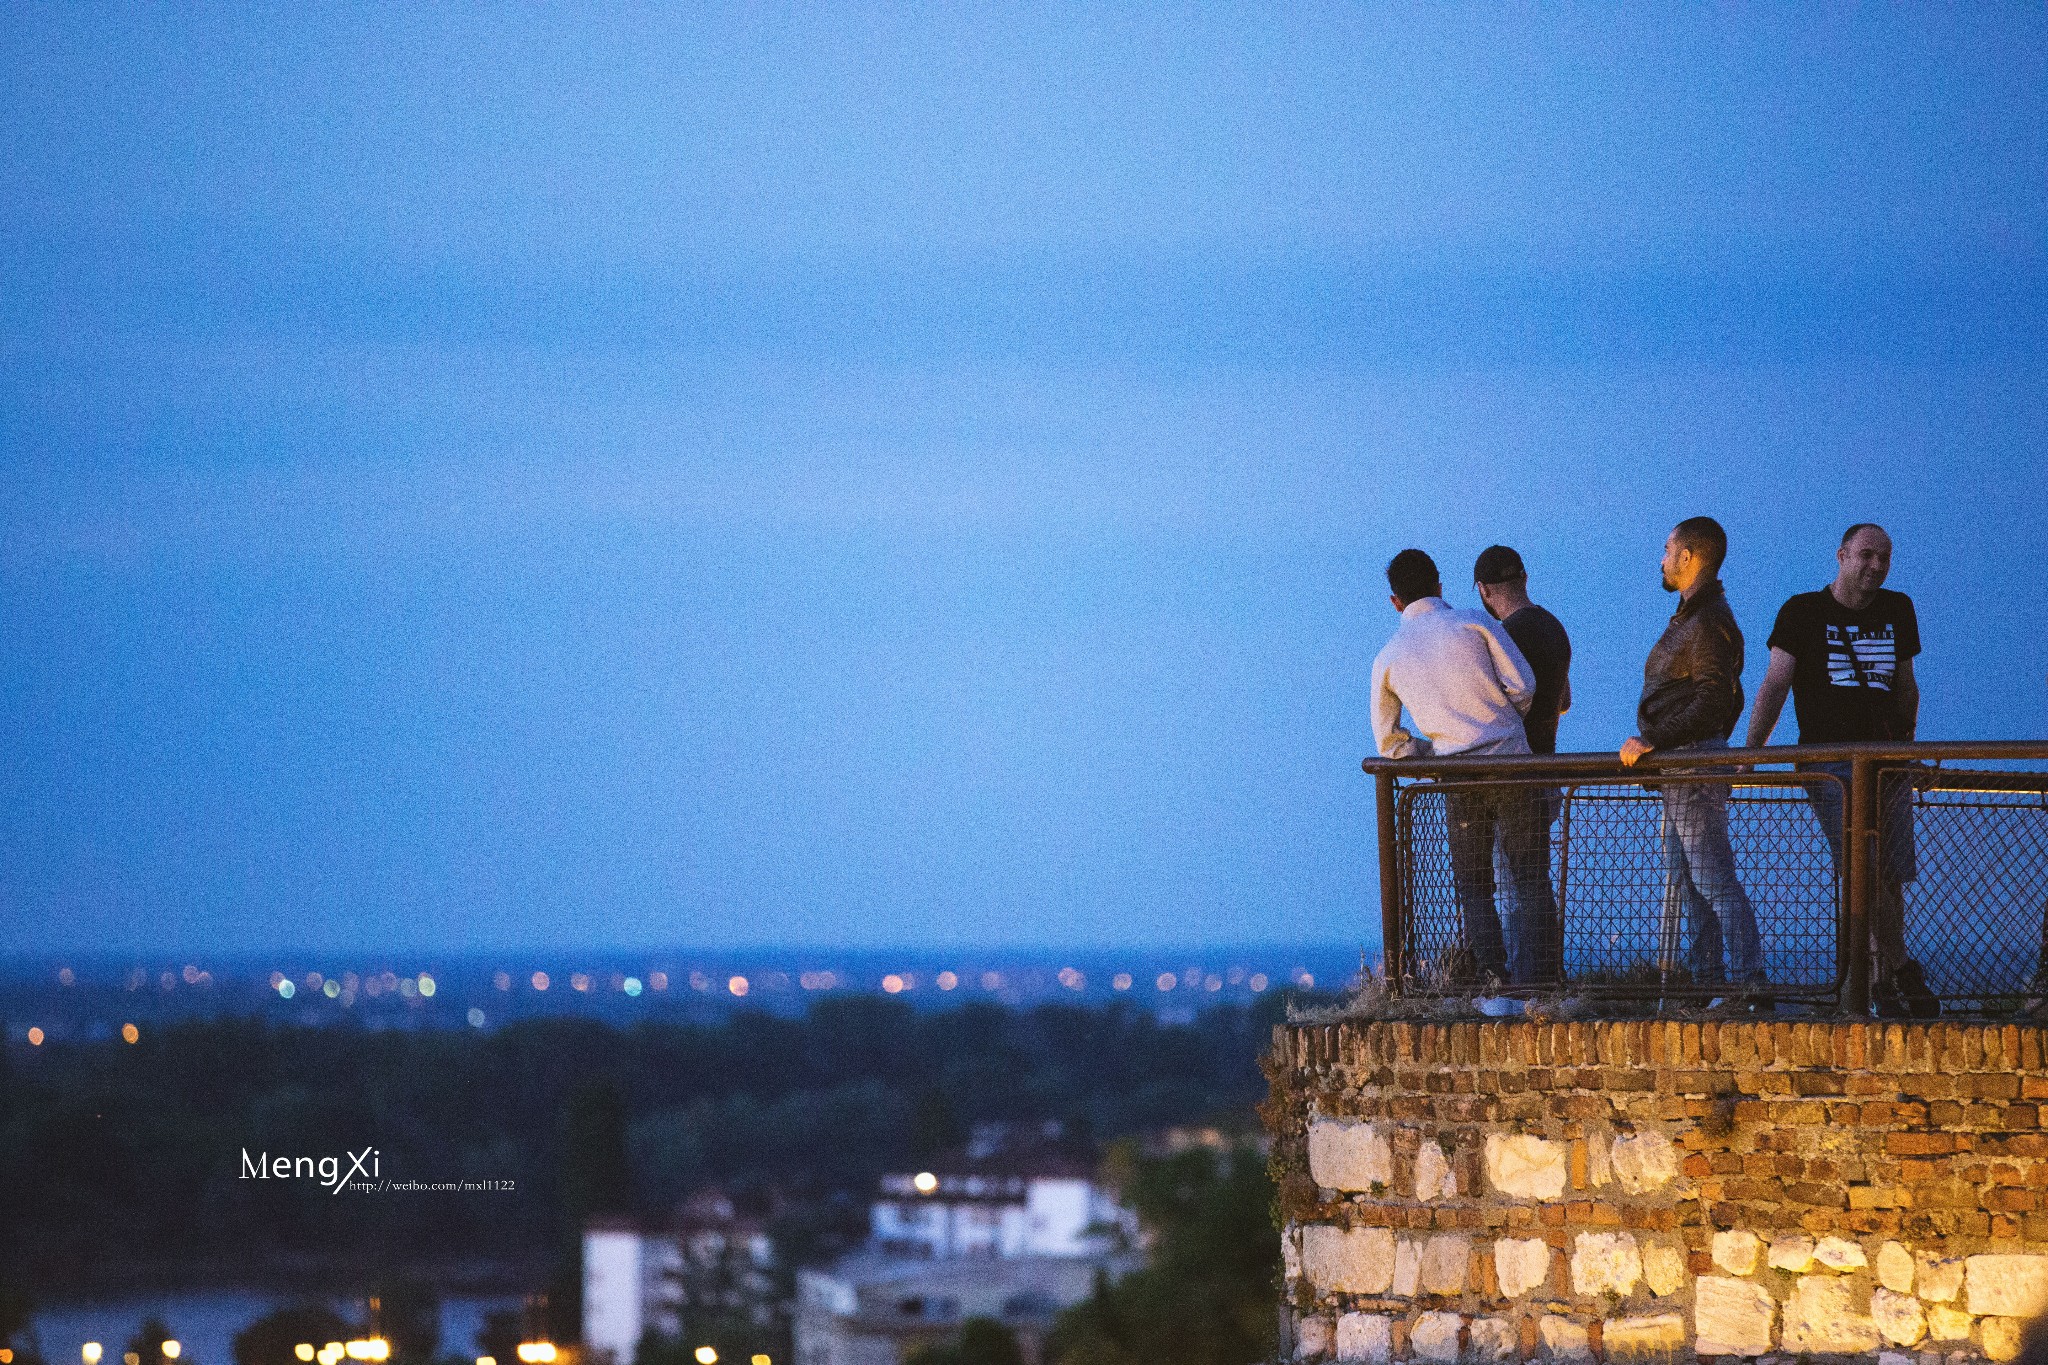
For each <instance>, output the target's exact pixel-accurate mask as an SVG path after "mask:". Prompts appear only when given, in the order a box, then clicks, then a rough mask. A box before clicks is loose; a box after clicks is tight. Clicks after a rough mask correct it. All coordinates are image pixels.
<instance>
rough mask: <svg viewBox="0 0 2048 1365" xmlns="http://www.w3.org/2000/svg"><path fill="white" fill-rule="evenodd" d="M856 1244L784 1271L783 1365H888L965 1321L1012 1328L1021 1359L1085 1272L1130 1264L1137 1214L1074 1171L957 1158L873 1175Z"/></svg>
mask: <svg viewBox="0 0 2048 1365" xmlns="http://www.w3.org/2000/svg"><path fill="white" fill-rule="evenodd" d="M868 1226H869V1230H870V1237H869V1242H868V1245H867V1246H866V1247H865V1248H863V1249H861V1250H860V1251H857V1252H854V1253H853V1254H852V1255H850V1256H846V1257H844V1258H842V1259H841V1260H840V1261H839V1262H838V1263H836V1264H835V1265H833V1266H832V1267H831V1268H830V1269H827V1270H805V1271H800V1272H798V1275H797V1303H796V1321H795V1329H796V1331H795V1345H796V1365H896V1362H898V1361H900V1360H901V1359H902V1358H903V1356H904V1355H905V1354H906V1353H907V1352H908V1351H910V1350H911V1349H913V1348H915V1347H917V1346H920V1345H924V1344H927V1343H931V1342H937V1341H943V1340H946V1339H947V1338H949V1337H951V1336H952V1335H953V1334H954V1333H955V1332H957V1331H958V1330H959V1327H960V1324H961V1323H962V1322H963V1321H965V1320H966V1319H967V1318H970V1317H986V1318H994V1319H996V1320H997V1321H999V1322H1002V1323H1004V1324H1005V1325H1006V1326H1008V1327H1010V1329H1011V1330H1012V1331H1014V1332H1015V1333H1016V1334H1017V1337H1018V1340H1019V1343H1020V1344H1021V1345H1022V1346H1023V1348H1024V1351H1025V1354H1026V1358H1027V1359H1034V1360H1035V1359H1036V1358H1037V1354H1038V1346H1039V1343H1040V1342H1041V1341H1042V1340H1043V1338H1044V1334H1045V1332H1046V1331H1047V1329H1049V1328H1050V1327H1051V1326H1052V1321H1053V1318H1054V1317H1055V1316H1056V1315H1057V1314H1058V1313H1059V1311H1060V1310H1061V1309H1063V1308H1069V1307H1072V1306H1073V1305H1074V1304H1077V1303H1079V1302H1081V1301H1082V1300H1083V1299H1085V1298H1087V1297H1088V1295H1089V1294H1090V1293H1091V1292H1092V1290H1093V1288H1094V1283H1095V1275H1096V1272H1097V1271H1098V1270H1107V1271H1109V1272H1110V1273H1111V1274H1112V1275H1118V1274H1122V1273H1123V1272H1124V1271H1126V1270H1128V1269H1131V1268H1133V1267H1134V1266H1135V1265H1136V1264H1137V1262H1138V1258H1137V1255H1136V1254H1135V1253H1134V1252H1133V1251H1131V1250H1130V1247H1131V1246H1132V1245H1133V1244H1134V1242H1135V1240H1136V1236H1137V1224H1136V1219H1135V1218H1134V1217H1133V1215H1132V1214H1131V1213H1130V1211H1129V1210H1127V1209H1125V1208H1123V1207H1122V1206H1121V1205H1119V1204H1118V1203H1117V1202H1116V1200H1115V1199H1114V1198H1113V1197H1112V1196H1111V1195H1110V1194H1109V1192H1108V1191H1107V1190H1105V1189H1103V1188H1102V1187H1101V1186H1099V1185H1097V1184H1096V1183H1095V1182H1094V1180H1093V1179H1092V1178H1090V1177H1089V1176H1088V1175H1087V1174H1086V1173H1085V1168H1082V1167H1079V1166H1076V1165H1073V1164H1071V1163H1065V1162H1060V1161H1057V1160H1050V1161H1048V1160H1038V1161H1032V1162H1025V1163H1015V1162H1002V1161H993V1160H991V1161H970V1162H960V1163H956V1164H954V1165H951V1166H945V1165H941V1166H937V1167H935V1168H934V1169H932V1170H928V1171H920V1172H916V1173H912V1174H901V1175H890V1176H885V1177H883V1179H882V1182H881V1190H880V1197H879V1198H877V1199H876V1200H875V1201H874V1203H873V1204H872V1205H871V1206H870V1208H869V1214H868Z"/></svg>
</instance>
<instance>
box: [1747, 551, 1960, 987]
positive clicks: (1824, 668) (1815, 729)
mask: <svg viewBox="0 0 2048 1365" xmlns="http://www.w3.org/2000/svg"><path fill="white" fill-rule="evenodd" d="M1891 561H1892V542H1891V537H1890V536H1888V535H1886V534H1885V532H1884V528H1883V527H1881V526H1877V525H1873V524H1871V523H1869V522H1859V523H1857V524H1856V525H1854V526H1851V527H1850V528H1849V530H1848V532H1847V533H1846V534H1845V535H1843V537H1842V544H1841V547H1840V548H1839V549H1838V550H1836V552H1835V566H1836V573H1835V581H1834V582H1833V583H1831V584H1829V585H1828V586H1827V587H1825V588H1822V589H1821V590H1820V591H1818V592H1803V593H1799V594H1798V595H1797V596H1795V597H1793V598H1791V599H1790V600H1789V601H1787V602H1786V603H1785V605H1784V606H1783V607H1782V608H1781V609H1780V610H1779V612H1778V620H1777V624H1776V625H1774V626H1772V627H1771V640H1770V648H1771V663H1770V669H1769V671H1768V672H1767V673H1766V674H1765V676H1764V682H1763V686H1762V687H1760V688H1758V689H1757V694H1756V705H1755V706H1754V707H1752V708H1751V710H1750V717H1749V745H1750V747H1751V748H1760V747H1762V746H1763V745H1765V744H1768V743H1769V742H1770V738H1771V730H1772V729H1773V728H1774V727H1775V726H1776V725H1777V723H1778V715H1779V713H1780V712H1781V711H1782V710H1783V709H1784V706H1785V694H1786V693H1787V692H1790V693H1791V694H1792V704H1793V708H1794V710H1795V711H1796V712H1797V713H1798V717H1799V742H1800V743H1801V744H1832V743H1840V742H1844V741H1856V740H1893V741H1901V742H1903V741H1906V740H1910V739H1912V738H1913V733H1914V729H1915V727H1916V725H1917V724H1918V721H1919V715H1920V689H1919V686H1918V684H1917V683H1915V681H1914V679H1913V656H1914V655H1916V654H1918V653H1919V652H1920V622H1919V618H1918V617H1916V616H1915V615H1914V612H1913V599H1912V598H1910V597H1908V596H1906V595H1905V594H1904V593H1902V592H1890V591H1888V590H1886V589H1885V587H1884V586H1883V585H1884V580H1885V577H1886V575H1887V574H1889V573H1890V571H1891ZM1800 766H1801V768H1802V770H1806V769H1811V770H1813V771H1816V772H1825V773H1828V774H1829V775H1831V776H1832V777H1834V778H1835V779H1836V781H1833V782H1816V783H1815V784H1814V785H1813V786H1812V787H1811V788H1809V789H1808V793H1807V794H1808V796H1809V798H1810V799H1811V800H1812V802H1813V808H1814V813H1815V814H1816V815H1818V816H1819V817H1820V822H1821V830H1822V832H1823V833H1825V834H1826V835H1827V840H1828V847H1829V849H1830V850H1832V851H1833V853H1834V856H1835V866H1836V868H1837V869H1838V870H1839V868H1840V867H1841V864H1842V813H1843V812H1842V807H1843V797H1844V792H1845V790H1846V788H1847V785H1848V780H1849V771H1850V769H1849V765H1848V764H1846V763H1817V764H1802V765H1800ZM1878 805H1879V812H1878V817H1879V818H1878V824H1879V830H1878V844H1879V857H1878V879H1877V880H1878V895H1877V898H1876V904H1875V905H1873V906H1872V908H1871V917H1870V930H1871V935H1872V937H1873V939H1874V942H1875V947H1876V953H1877V990H1876V995H1877V1000H1878V1007H1879V1009H1880V1010H1881V1011H1882V1012H1885V1013H1899V1012H1905V1013H1910V1014H1914V1015H1919V1016H1927V1015H1933V1014H1938V1013H1939V1012H1940V1004H1939V1002H1938V1001H1937V1000H1936V999H1935V998H1934V996H1933V994H1932V993H1931V992H1930V991H1929V990H1928V988H1927V979H1926V976H1925V974H1924V973H1922V971H1921V970H1920V964H1919V963H1917V962H1915V961H1913V959H1912V958H1911V957H1910V956H1909V955H1908V953H1907V951H1906V938H1905V901H1904V896H1905V892H1904V890H1903V886H1904V884H1905V883H1907V882H1910V881H1912V880H1913V879H1914V877H1915V875H1916V868H1915V860H1914V850H1913V790H1912V787H1911V785H1910V783H1908V782H1907V781H1906V780H1905V775H1904V774H1903V773H1896V772H1895V773H1891V774H1885V775H1882V776H1881V778H1880V783H1879V798H1878Z"/></svg>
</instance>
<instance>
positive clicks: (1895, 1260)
mask: <svg viewBox="0 0 2048 1365" xmlns="http://www.w3.org/2000/svg"><path fill="white" fill-rule="evenodd" d="M1877 1282H1878V1283H1879V1284H1881V1285H1883V1286H1884V1287H1885V1288H1886V1289H1889V1290H1891V1291H1892V1293H1894V1294H1910V1293H1912V1292H1913V1253H1911V1252H1910V1251H1907V1250H1906V1249H1905V1248H1904V1247H1903V1246H1900V1245H1899V1244H1898V1243H1897V1242H1886V1243H1885V1244H1884V1245H1883V1246H1881V1247H1879V1248H1878V1249H1877Z"/></svg>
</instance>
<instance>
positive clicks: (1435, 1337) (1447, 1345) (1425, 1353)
mask: <svg viewBox="0 0 2048 1365" xmlns="http://www.w3.org/2000/svg"><path fill="white" fill-rule="evenodd" d="M1464 1325H1465V1320H1464V1319H1463V1318H1461V1317H1459V1316H1458V1315H1457V1314H1456V1313H1424V1314H1423V1315H1422V1316H1421V1317H1419V1318H1417V1319H1416V1320H1415V1326H1414V1327H1413V1328H1412V1329H1411V1330H1410V1331H1409V1333H1408V1350H1409V1352H1410V1353H1411V1354H1412V1355H1414V1357H1415V1358H1416V1359H1417V1360H1434V1361H1439V1362H1444V1363H1445V1365H1448V1362H1450V1361H1454V1360H1456V1359H1457V1358H1458V1351H1459V1345H1458V1329H1459V1328H1461V1327H1463V1326H1464Z"/></svg>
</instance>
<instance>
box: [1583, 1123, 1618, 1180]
mask: <svg viewBox="0 0 2048 1365" xmlns="http://www.w3.org/2000/svg"><path fill="white" fill-rule="evenodd" d="M1586 1156H1587V1166H1588V1168H1589V1169H1588V1171H1587V1176H1586V1178H1587V1179H1588V1180H1590V1181H1591V1182H1592V1183H1593V1185H1594V1186H1595V1187H1596V1188H1597V1187H1599V1186H1601V1185H1612V1184H1613V1183H1614V1159H1613V1155H1612V1153H1611V1151H1610V1145H1609V1143H1608V1140H1607V1134H1605V1133H1594V1134H1593V1135H1592V1136H1591V1137H1589V1138H1587V1139H1586Z"/></svg>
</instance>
